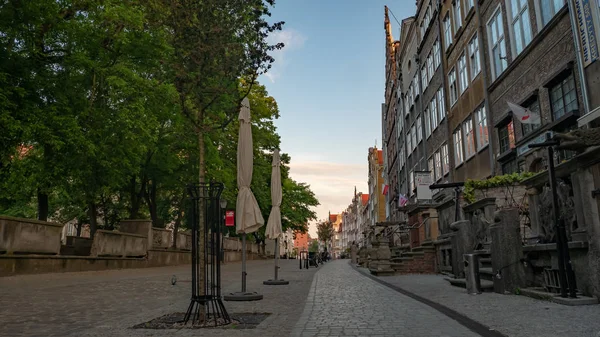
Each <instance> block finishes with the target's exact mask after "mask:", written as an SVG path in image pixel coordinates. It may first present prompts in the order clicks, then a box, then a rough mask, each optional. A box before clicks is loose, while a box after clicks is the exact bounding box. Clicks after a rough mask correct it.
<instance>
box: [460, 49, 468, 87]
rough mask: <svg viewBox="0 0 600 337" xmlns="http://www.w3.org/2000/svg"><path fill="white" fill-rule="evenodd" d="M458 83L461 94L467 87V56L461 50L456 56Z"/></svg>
mask: <svg viewBox="0 0 600 337" xmlns="http://www.w3.org/2000/svg"><path fill="white" fill-rule="evenodd" d="M458 84H459V90H460V93H461V94H462V93H463V92H465V90H467V88H468V87H469V73H468V72H467V57H466V56H465V53H464V52H463V53H462V55H461V56H460V57H459V58H458Z"/></svg>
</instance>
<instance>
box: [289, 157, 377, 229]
mask: <svg viewBox="0 0 600 337" xmlns="http://www.w3.org/2000/svg"><path fill="white" fill-rule="evenodd" d="M367 170H368V167H367V163H365V164H364V165H359V164H340V163H333V162H326V161H300V162H297V161H292V162H291V163H290V175H291V176H292V178H293V179H295V180H296V181H298V182H304V183H307V184H309V185H310V187H311V190H312V191H313V192H314V193H315V195H316V197H317V199H319V202H320V203H321V205H319V206H317V207H316V208H315V211H316V213H317V217H318V219H325V218H327V215H328V213H329V212H330V211H331V213H332V214H337V213H341V212H343V211H344V210H345V209H346V207H348V205H349V204H350V202H351V201H352V197H353V196H354V187H355V186H356V189H357V192H363V193H368V190H367ZM309 233H310V234H311V236H312V237H316V226H314V224H313V225H311V226H310V230H309Z"/></svg>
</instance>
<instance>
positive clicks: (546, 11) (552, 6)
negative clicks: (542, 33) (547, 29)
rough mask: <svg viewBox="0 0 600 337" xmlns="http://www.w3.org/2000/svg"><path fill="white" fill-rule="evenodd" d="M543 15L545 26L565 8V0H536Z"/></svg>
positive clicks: (543, 24)
mask: <svg viewBox="0 0 600 337" xmlns="http://www.w3.org/2000/svg"><path fill="white" fill-rule="evenodd" d="M536 1H537V3H538V5H539V8H540V11H541V14H542V15H541V16H542V26H545V25H546V24H548V22H550V20H552V18H553V17H554V15H556V13H558V11H560V10H561V8H563V6H564V5H565V3H566V2H565V0H536Z"/></svg>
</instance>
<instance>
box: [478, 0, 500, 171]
mask: <svg viewBox="0 0 600 337" xmlns="http://www.w3.org/2000/svg"><path fill="white" fill-rule="evenodd" d="M475 14H476V15H477V34H478V35H479V36H478V37H477V39H478V43H479V41H483V37H484V34H485V32H484V30H483V20H482V19H481V11H480V10H479V0H475ZM483 48H484V47H483V46H482V44H481V43H479V59H480V61H481V62H480V66H481V75H482V76H483V87H484V91H483V94H484V103H483V105H484V107H485V116H486V119H487V127H488V151H489V153H490V170H491V173H492V176H495V175H496V157H495V156H494V154H495V151H494V139H493V136H494V126H493V119H492V112H491V110H490V95H489V91H488V88H489V86H490V81H489V78H488V74H487V71H486V68H487V66H486V65H487V61H486V57H485V52H484V50H483Z"/></svg>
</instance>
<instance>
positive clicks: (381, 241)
mask: <svg viewBox="0 0 600 337" xmlns="http://www.w3.org/2000/svg"><path fill="white" fill-rule="evenodd" d="M372 244H373V248H372V250H371V259H370V262H369V271H370V272H371V274H373V275H376V276H388V275H394V269H392V264H391V261H390V259H391V258H392V252H391V251H390V246H389V242H388V239H387V238H383V237H381V235H377V236H376V237H375V240H373V241H372Z"/></svg>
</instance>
